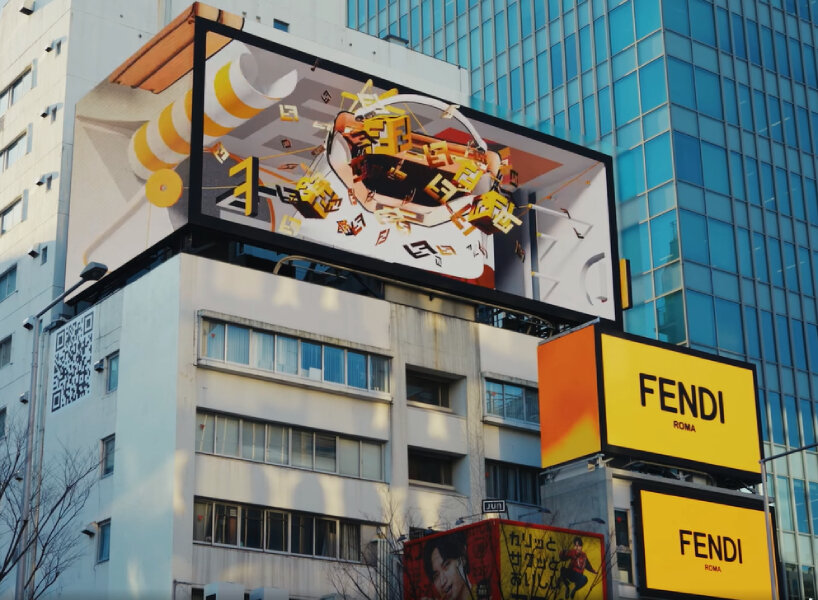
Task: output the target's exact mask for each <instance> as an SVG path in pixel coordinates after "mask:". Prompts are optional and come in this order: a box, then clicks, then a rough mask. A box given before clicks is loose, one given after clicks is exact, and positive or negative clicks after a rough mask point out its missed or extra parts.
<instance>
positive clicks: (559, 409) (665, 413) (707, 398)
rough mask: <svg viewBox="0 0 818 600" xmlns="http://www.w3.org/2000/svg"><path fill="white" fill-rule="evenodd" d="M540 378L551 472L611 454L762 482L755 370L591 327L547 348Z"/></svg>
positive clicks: (541, 352)
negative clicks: (572, 462)
mask: <svg viewBox="0 0 818 600" xmlns="http://www.w3.org/2000/svg"><path fill="white" fill-rule="evenodd" d="M538 371H539V380H540V381H545V382H548V384H547V385H541V386H540V389H539V394H540V414H541V420H542V425H541V450H542V464H543V466H544V467H548V466H553V465H557V464H560V463H563V462H567V461H570V460H574V459H576V458H580V457H582V456H588V455H590V454H594V453H596V452H606V453H610V454H620V455H626V456H630V457H636V458H643V459H648V460H651V461H654V462H659V463H664V464H667V465H671V466H679V467H689V468H699V469H704V470H706V471H708V472H716V473H723V474H726V475H733V476H738V477H742V478H744V479H745V480H748V481H759V480H760V465H759V462H758V461H759V459H760V458H761V446H760V443H761V442H760V439H761V438H760V433H759V432H760V429H759V415H758V403H757V398H756V382H755V369H754V367H753V365H751V364H747V363H742V362H738V361H733V360H728V359H724V358H719V357H715V356H712V355H708V354H705V353H701V352H696V351H692V350H688V349H683V348H679V347H676V346H669V345H666V344H662V343H660V342H655V341H652V340H647V339H643V338H636V337H634V336H629V335H626V334H622V333H616V332H614V331H612V330H611V331H609V330H607V329H606V328H604V327H601V326H600V325H592V326H588V327H584V328H582V329H579V330H576V331H573V332H571V333H569V334H566V335H563V336H559V337H556V338H553V339H551V340H548V341H546V342H543V343H542V344H540V346H539V348H538ZM566 407H570V410H567V409H566ZM713 448H718V449H719V451H718V452H713Z"/></svg>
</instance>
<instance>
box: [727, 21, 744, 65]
mask: <svg viewBox="0 0 818 600" xmlns="http://www.w3.org/2000/svg"><path fill="white" fill-rule="evenodd" d="M730 17H731V19H730V20H731V25H732V26H733V49H734V51H735V54H736V56H738V57H739V58H743V59H745V60H746V59H747V48H746V46H745V45H744V23H743V22H742V19H741V17H740V16H738V15H737V14H735V13H731V15H730Z"/></svg>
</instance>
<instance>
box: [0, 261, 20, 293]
mask: <svg viewBox="0 0 818 600" xmlns="http://www.w3.org/2000/svg"><path fill="white" fill-rule="evenodd" d="M16 290H17V265H15V266H13V267H11V268H10V269H8V270H7V271H6V272H5V273H3V274H2V275H0V301H2V300H5V299H6V298H8V297H9V296H11V295H12V294H13V293H14V292H15V291H16Z"/></svg>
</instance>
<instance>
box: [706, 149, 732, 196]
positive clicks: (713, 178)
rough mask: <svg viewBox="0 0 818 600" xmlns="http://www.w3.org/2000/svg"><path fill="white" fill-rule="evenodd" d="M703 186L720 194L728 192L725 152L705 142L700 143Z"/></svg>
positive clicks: (728, 183)
mask: <svg viewBox="0 0 818 600" xmlns="http://www.w3.org/2000/svg"><path fill="white" fill-rule="evenodd" d="M701 152H702V167H703V170H704V187H706V188H707V189H710V190H713V191H715V192H719V193H721V194H729V193H730V182H729V180H728V177H729V176H728V173H729V171H728V169H727V152H726V151H725V150H724V148H719V147H718V146H714V145H712V144H708V143H707V142H702V143H701Z"/></svg>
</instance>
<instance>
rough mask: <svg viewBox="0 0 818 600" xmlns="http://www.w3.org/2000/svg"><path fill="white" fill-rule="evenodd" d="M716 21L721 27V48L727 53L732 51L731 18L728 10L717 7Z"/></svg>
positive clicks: (719, 27)
mask: <svg viewBox="0 0 818 600" xmlns="http://www.w3.org/2000/svg"><path fill="white" fill-rule="evenodd" d="M716 23H717V24H718V29H719V48H721V49H722V50H723V51H724V52H727V53H730V52H732V51H733V45H732V44H731V43H730V20H729V17H728V16H727V11H726V10H724V9H723V8H717V9H716Z"/></svg>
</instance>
